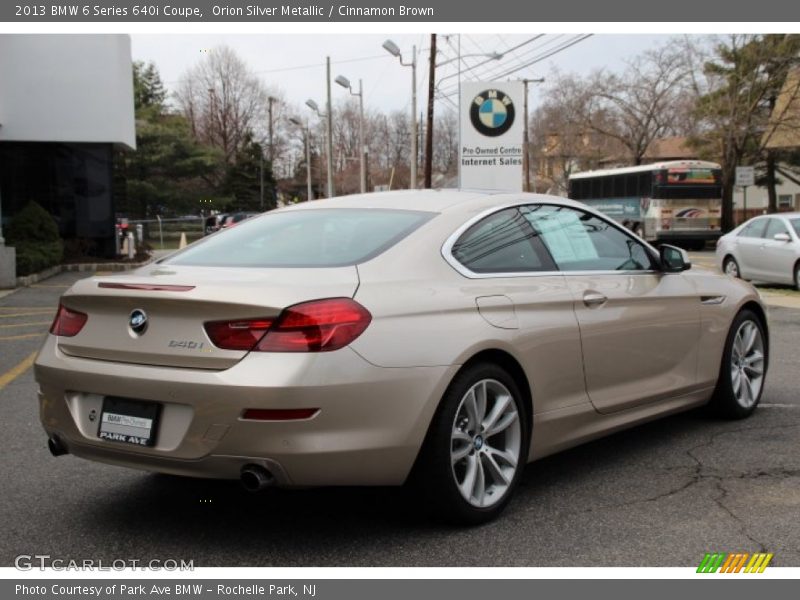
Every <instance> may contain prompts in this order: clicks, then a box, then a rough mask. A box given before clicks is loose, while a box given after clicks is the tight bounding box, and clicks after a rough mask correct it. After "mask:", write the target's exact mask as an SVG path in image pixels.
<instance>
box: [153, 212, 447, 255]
mask: <svg viewBox="0 0 800 600" xmlns="http://www.w3.org/2000/svg"><path fill="white" fill-rule="evenodd" d="M435 214H436V213H431V212H422V211H410V210H384V209H364V208H353V209H350V208H335V209H310V210H296V211H286V212H274V213H269V214H267V215H264V216H263V217H259V218H254V219H247V220H245V221H242V222H241V223H240V224H239V225H237V226H236V227H234V228H232V229H230V230H227V231H223V232H221V233H218V234H215V235H212V236H210V237H208V238H205V239H204V240H202V241H201V242H199V243H197V244H195V245H192V246H190V247H189V248H188V249H186V250H185V251H184V252H181V253H180V254H177V255H175V256H174V257H173V258H170V259H168V260H167V261H165V264H170V265H190V266H219V267H342V266H348V265H355V264H358V263H362V262H365V261H367V260H370V259H371V258H374V257H376V256H378V255H379V254H381V253H382V252H385V251H386V250H388V249H389V248H391V247H392V246H393V245H395V244H396V243H397V242H399V241H400V240H401V239H403V238H404V237H406V236H407V235H409V234H410V233H411V232H412V231H414V230H415V229H417V228H418V227H419V226H420V225H422V224H423V223H425V222H426V221H428V220H429V219H431V218H432V217H433V216H434V215H435Z"/></svg>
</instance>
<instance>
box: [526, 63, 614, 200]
mask: <svg viewBox="0 0 800 600" xmlns="http://www.w3.org/2000/svg"><path fill="white" fill-rule="evenodd" d="M548 80H549V81H551V82H552V83H551V84H550V87H549V88H548V90H547V92H546V96H545V101H544V102H543V104H542V105H541V106H540V107H539V108H538V109H537V110H536V111H535V112H534V113H533V116H532V118H531V123H530V131H531V161H532V164H533V166H534V169H535V172H536V174H537V180H538V181H537V183H536V187H537V189H539V190H541V191H549V192H551V193H556V194H565V193H566V192H567V189H568V183H569V177H570V175H572V174H573V173H576V172H578V171H584V170H587V169H592V168H596V167H597V166H598V164H600V162H601V161H602V160H603V159H606V158H608V157H610V156H617V155H619V154H620V153H621V152H623V151H624V147H623V146H622V144H621V143H620V142H619V141H618V139H617V138H616V136H608V135H604V134H601V133H599V132H598V129H600V130H604V131H605V130H609V131H610V130H611V129H612V126H613V123H609V122H608V119H607V117H606V115H605V114H603V113H600V114H594V115H592V114H591V112H590V104H591V102H590V92H589V87H588V86H587V85H586V82H585V81H583V80H582V79H580V78H578V77H576V76H572V75H561V74H559V73H557V72H556V73H554V74H553V75H551V76H550V77H548ZM590 122H591V123H592V124H593V126H592V127H590V126H589V123H590Z"/></svg>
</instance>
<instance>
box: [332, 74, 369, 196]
mask: <svg viewBox="0 0 800 600" xmlns="http://www.w3.org/2000/svg"><path fill="white" fill-rule="evenodd" d="M336 83H338V84H339V85H340V86H342V87H343V88H345V89H347V90H348V91H349V92H350V95H352V96H358V159H359V163H360V165H361V171H360V177H359V179H360V182H361V183H360V188H361V193H362V194H363V193H365V192H366V191H367V164H366V160H365V156H364V155H365V153H366V148H364V87H363V86H362V83H361V80H360V79H359V80H358V93H356V92H354V91H353V86H352V85H350V80H349V79H348V78H347V77H345V76H344V75H339V76H338V77H337V78H336Z"/></svg>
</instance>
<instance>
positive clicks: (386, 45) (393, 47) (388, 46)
mask: <svg viewBox="0 0 800 600" xmlns="http://www.w3.org/2000/svg"><path fill="white" fill-rule="evenodd" d="M383 49H384V50H386V51H387V52H388V53H389V54H391V55H392V56H396V57H397V58H399V59H400V64H401V65H403V66H404V67H411V185H409V187H410V188H411V189H416V187H417V47H416V46H412V47H411V62H404V61H403V55H402V53H401V52H400V48H399V46H398V45H397V44H395V43H394V42H393V41H392V40H386V41H385V42H383Z"/></svg>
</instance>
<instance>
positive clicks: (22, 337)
mask: <svg viewBox="0 0 800 600" xmlns="http://www.w3.org/2000/svg"><path fill="white" fill-rule="evenodd" d="M42 336H44V331H40V332H39V333H23V334H22V335H0V342H2V341H5V340H9V341H10V340H29V339H31V338H36V337H42Z"/></svg>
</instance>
